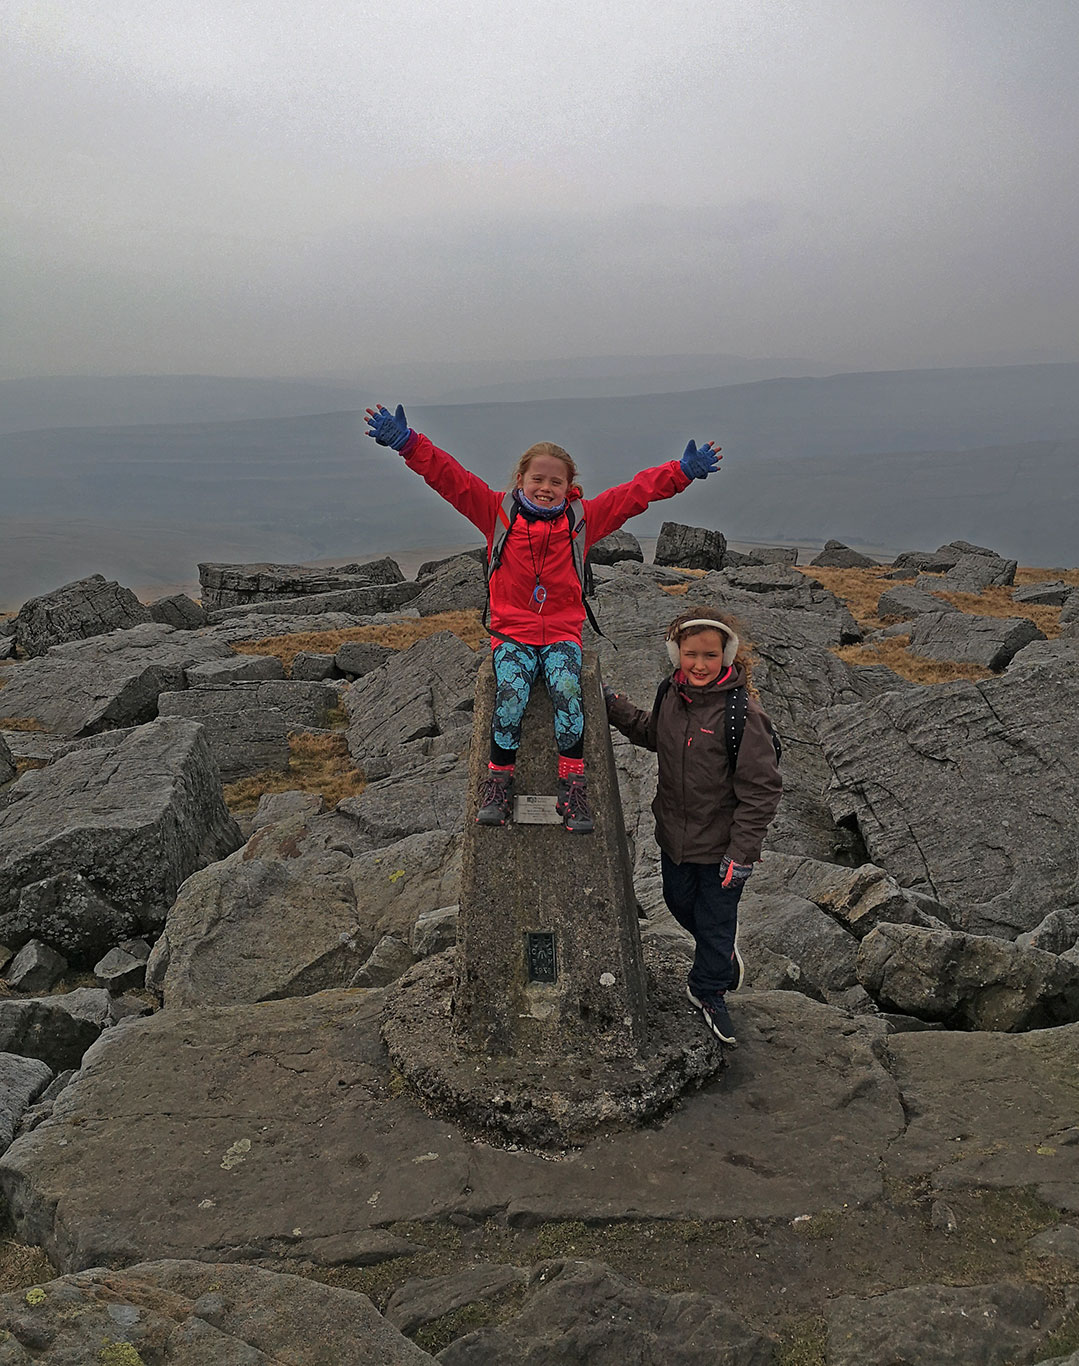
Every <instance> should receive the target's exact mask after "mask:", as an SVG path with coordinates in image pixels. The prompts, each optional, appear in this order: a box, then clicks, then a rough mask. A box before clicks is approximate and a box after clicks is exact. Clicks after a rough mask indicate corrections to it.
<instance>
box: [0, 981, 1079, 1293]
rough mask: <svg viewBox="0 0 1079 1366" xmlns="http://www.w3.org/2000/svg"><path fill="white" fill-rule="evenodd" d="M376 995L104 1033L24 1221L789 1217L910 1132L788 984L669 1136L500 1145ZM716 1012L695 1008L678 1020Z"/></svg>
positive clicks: (242, 1228)
mask: <svg viewBox="0 0 1079 1366" xmlns="http://www.w3.org/2000/svg"><path fill="white" fill-rule="evenodd" d="M382 1004H383V992H381V991H378V990H370V991H328V992H322V993H320V994H319V995H317V996H310V997H306V998H302V999H292V1000H285V1001H273V1002H266V1003H263V1004H261V1005H257V1006H236V1007H231V1008H224V1009H201V1010H176V1011H173V1010H165V1011H162V1012H161V1013H159V1014H157V1015H155V1016H152V1017H150V1018H149V1019H145V1020H138V1021H135V1022H131V1023H128V1024H125V1026H124V1027H123V1028H122V1029H116V1030H109V1031H107V1032H106V1033H105V1034H104V1035H103V1036H102V1038H101V1039H100V1040H99V1042H98V1043H97V1044H96V1045H95V1046H94V1047H93V1048H92V1049H91V1050H90V1052H89V1053H88V1054H87V1056H86V1058H85V1059H84V1064H83V1069H82V1071H81V1072H80V1073H79V1075H78V1077H77V1078H76V1079H75V1080H73V1081H72V1082H71V1083H70V1084H69V1085H68V1086H67V1087H66V1088H65V1089H64V1091H63V1092H61V1094H60V1096H59V1097H58V1099H57V1101H56V1104H55V1107H54V1110H53V1113H52V1116H51V1118H49V1119H48V1120H45V1121H44V1122H43V1123H42V1124H40V1125H39V1126H38V1127H37V1128H36V1129H34V1130H33V1132H31V1133H29V1134H26V1135H23V1136H22V1137H20V1138H19V1139H17V1140H16V1142H15V1143H14V1144H13V1146H12V1147H11V1148H10V1149H9V1150H8V1152H7V1154H6V1155H5V1156H4V1158H3V1160H2V1161H0V1187H2V1189H3V1192H4V1194H5V1195H6V1197H7V1199H8V1201H9V1205H10V1209H11V1211H12V1216H13V1218H14V1221H15V1224H16V1227H17V1230H18V1232H19V1234H20V1236H21V1237H23V1238H25V1239H26V1240H27V1241H29V1242H35V1243H40V1244H41V1245H42V1246H43V1247H44V1248H45V1249H46V1250H47V1252H48V1253H49V1255H50V1257H51V1258H52V1260H53V1262H54V1264H55V1265H57V1266H59V1267H61V1268H62V1269H65V1270H78V1269H81V1268H85V1267H88V1266H97V1265H109V1264H111V1265H116V1264H118V1263H121V1262H128V1261H132V1260H136V1259H138V1258H139V1257H144V1256H146V1255H147V1254H149V1253H151V1252H152V1255H154V1256H161V1255H167V1256H170V1257H186V1256H192V1257H196V1258H200V1259H214V1258H229V1259H246V1260H252V1259H255V1258H257V1257H262V1256H266V1257H290V1256H291V1257H310V1256H313V1255H314V1253H315V1252H316V1250H317V1249H318V1248H319V1246H322V1245H324V1240H325V1239H327V1238H329V1237H334V1238H338V1237H345V1236H347V1235H350V1234H353V1235H354V1234H356V1233H358V1232H365V1231H366V1230H369V1229H371V1228H374V1227H378V1226H380V1225H381V1226H384V1225H388V1224H391V1223H393V1222H394V1221H397V1220H428V1219H433V1218H439V1217H447V1216H450V1215H454V1214H465V1215H468V1216H470V1217H472V1218H475V1219H479V1220H482V1219H484V1218H487V1217H489V1216H493V1215H499V1214H501V1215H503V1216H505V1217H506V1218H507V1219H508V1220H509V1222H510V1223H511V1224H517V1225H527V1224H531V1223H535V1222H538V1221H541V1220H545V1219H581V1218H588V1219H617V1218H620V1217H628V1216H630V1215H633V1216H634V1217H640V1218H649V1217H652V1218H686V1219H721V1218H737V1217H751V1216H755V1217H762V1218H767V1217H771V1216H775V1217H783V1218H793V1217H795V1216H796V1215H798V1214H804V1213H806V1212H811V1211H814V1210H819V1209H824V1208H829V1209H830V1208H836V1207H839V1206H841V1205H843V1204H845V1203H847V1204H855V1203H859V1202H867V1201H871V1200H873V1199H875V1198H876V1197H877V1196H879V1194H880V1192H881V1175H880V1170H879V1167H880V1159H881V1155H882V1154H883V1152H884V1151H885V1150H886V1149H887V1147H888V1145H889V1144H890V1143H894V1142H896V1141H897V1140H898V1139H899V1137H900V1136H901V1134H902V1132H903V1128H904V1116H903V1110H902V1106H901V1104H900V1098H899V1094H898V1092H897V1090H896V1088H895V1086H894V1084H893V1082H892V1080H891V1078H890V1077H889V1075H888V1074H887V1072H886V1071H885V1069H884V1068H883V1067H882V1066H881V1064H880V1063H879V1062H878V1061H877V1059H876V1057H875V1055H874V1047H873V1045H874V1041H875V1040H878V1041H879V1038H880V1034H881V1031H882V1026H880V1025H878V1024H875V1023H873V1022H863V1021H858V1020H852V1019H850V1018H847V1017H846V1016H844V1015H842V1014H840V1013H839V1012H837V1011H834V1010H831V1009H830V1008H828V1007H826V1006H821V1005H817V1004H816V1003H814V1002H812V1001H809V1000H807V999H806V998H805V997H802V996H800V995H797V994H796V993H793V992H775V993H762V994H759V995H756V996H750V995H747V996H745V997H744V998H741V997H740V998H739V1000H738V1006H737V1023H738V1027H739V1038H740V1041H741V1043H740V1047H739V1048H738V1049H737V1050H736V1051H734V1052H733V1053H732V1054H731V1055H730V1060H729V1066H728V1068H727V1071H726V1072H725V1073H724V1077H723V1080H722V1081H721V1082H719V1083H717V1084H713V1085H711V1086H708V1087H706V1088H705V1089H704V1090H702V1091H700V1092H698V1093H697V1094H696V1095H694V1096H692V1097H690V1098H689V1099H688V1100H687V1101H686V1102H685V1104H684V1106H683V1107H682V1108H681V1109H679V1110H677V1111H676V1112H675V1113H674V1114H673V1115H672V1116H671V1117H670V1119H669V1120H668V1121H667V1122H666V1123H665V1124H664V1125H663V1127H662V1130H661V1131H659V1132H657V1131H656V1130H655V1129H644V1130H638V1131H633V1132H623V1133H619V1134H615V1135H613V1136H611V1137H608V1138H603V1139H599V1140H597V1141H595V1142H593V1143H592V1144H590V1145H588V1146H586V1147H584V1148H581V1149H576V1150H573V1151H570V1152H567V1153H565V1154H562V1155H560V1156H558V1157H556V1158H555V1159H553V1160H552V1158H551V1157H550V1155H547V1156H540V1155H539V1154H537V1153H533V1152H528V1151H523V1150H522V1151H509V1150H505V1149H502V1148H497V1147H493V1146H487V1145H485V1144H483V1143H478V1142H473V1141H471V1140H470V1139H469V1138H468V1137H466V1136H465V1135H463V1134H462V1133H461V1132H460V1131H459V1130H458V1129H457V1128H456V1126H454V1125H453V1124H451V1123H449V1122H447V1121H445V1120H441V1119H438V1118H434V1117H432V1116H430V1115H428V1114H425V1113H424V1112H423V1111H422V1110H420V1109H419V1108H417V1106H416V1105H415V1104H414V1103H413V1102H412V1101H411V1100H410V1099H409V1098H408V1096H407V1095H402V1094H401V1093H400V1089H399V1086H397V1085H394V1083H393V1080H392V1077H391V1073H390V1070H389V1066H388V1062H387V1059H386V1055H385V1052H384V1050H383V1047H382V1044H381V1042H380V1039H379V1016H380V1013H381V1010H382ZM702 1027H703V1026H702V1025H701V1024H700V1022H699V1020H697V1019H696V1018H695V1016H694V1013H693V1012H692V1011H691V1010H690V1009H689V1007H688V1005H687V1007H686V1030H687V1033H689V1032H691V1031H693V1030H698V1029H701V1028H702ZM964 1037H965V1036H964ZM1076 1153H1077V1156H1079V1149H1077V1150H1076ZM117 1171H123V1172H125V1173H126V1174H127V1175H126V1179H124V1180H122V1181H118V1180H117V1175H116V1174H117ZM148 1189H152V1190H153V1192H154V1197H153V1199H152V1200H148V1199H147V1198H146V1192H147V1190H148Z"/></svg>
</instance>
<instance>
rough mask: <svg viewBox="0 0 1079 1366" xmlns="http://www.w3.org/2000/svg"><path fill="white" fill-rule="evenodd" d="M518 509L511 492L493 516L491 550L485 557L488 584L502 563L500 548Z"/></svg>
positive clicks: (503, 499) (504, 541)
mask: <svg viewBox="0 0 1079 1366" xmlns="http://www.w3.org/2000/svg"><path fill="white" fill-rule="evenodd" d="M518 512H520V508H519V507H518V505H517V500H516V498H514V496H513V490H512V489H510V490H509V492H508V493H506V494H505V495H504V496H503V498H502V502H501V503H499V505H498V511H497V512H496V514H495V529H494V534H493V535H492V537H491V549H490V552H489V554H488V556H487V582H488V583H490V581H491V575H492V574H493V573H494V572H495V570H496V569H497V568H498V566H499V565H500V564H501V562H502V547H503V546H504V545H505V544H506V537H507V536H508V535H509V534H510V527H512V526H513V523H514V521H515V520H516V517H517V514H518Z"/></svg>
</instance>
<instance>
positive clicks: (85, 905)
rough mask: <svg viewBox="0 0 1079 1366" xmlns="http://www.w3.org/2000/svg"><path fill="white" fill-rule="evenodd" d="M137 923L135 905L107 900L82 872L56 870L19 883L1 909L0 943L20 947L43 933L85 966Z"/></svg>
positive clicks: (70, 957) (70, 956) (76, 962)
mask: <svg viewBox="0 0 1079 1366" xmlns="http://www.w3.org/2000/svg"><path fill="white" fill-rule="evenodd" d="M137 928H138V918H137V916H136V915H135V913H134V912H133V911H131V910H130V909H126V908H125V907H122V906H117V905H116V904H115V903H114V902H112V901H109V900H107V899H106V898H105V897H103V896H102V895H101V894H100V892H99V891H98V890H97V888H96V887H95V886H94V885H93V883H92V882H90V881H89V880H88V879H87V878H85V877H83V875H82V874H81V873H75V872H65V873H54V874H53V876H52V877H46V878H42V879H41V880H40V881H39V882H31V883H28V884H27V885H26V886H24V887H21V888H20V889H19V893H18V901H17V904H16V905H15V907H14V909H12V910H10V911H6V912H3V913H2V914H0V943H4V944H7V945H9V946H10V947H12V948H21V947H22V946H23V944H26V943H28V942H29V941H30V940H31V939H41V940H44V942H45V943H46V944H48V945H50V946H51V947H52V948H53V949H55V950H56V951H57V952H58V953H62V954H63V955H64V957H65V958H67V959H68V961H69V962H71V963H72V964H73V965H74V966H76V967H88V966H89V965H90V964H91V963H92V962H93V961H94V960H95V959H96V958H97V957H99V956H100V955H101V954H102V953H104V952H106V951H107V950H108V949H110V948H111V947H112V946H113V945H115V944H118V943H119V942H120V941H121V940H122V939H126V938H128V937H129V936H130V935H132V934H134V933H135V931H136V930H137Z"/></svg>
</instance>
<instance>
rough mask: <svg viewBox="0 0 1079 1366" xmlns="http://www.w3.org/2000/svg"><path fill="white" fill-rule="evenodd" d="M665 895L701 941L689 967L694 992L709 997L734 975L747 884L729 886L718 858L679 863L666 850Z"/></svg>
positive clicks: (663, 856) (723, 988) (684, 925)
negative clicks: (724, 882) (722, 877)
mask: <svg viewBox="0 0 1079 1366" xmlns="http://www.w3.org/2000/svg"><path fill="white" fill-rule="evenodd" d="M660 867H661V869H662V872H663V900H664V901H665V902H666V903H667V909H668V910H669V911H670V913H671V915H673V916H674V918H675V920H677V921H678V923H679V925H681V926H682V928H683V929H684V930H688V931H689V932H690V934H691V935H692V936H693V939H694V941H695V943H696V945H697V951H696V953H695V954H694V956H693V966H692V968H690V971H689V988H690V990H691V991H692V992H693V994H694V996H696V997H698V998H699V999H700V1000H702V1001H709V1000H711V999H712V998H713V997H715V996H720V995H722V994H723V992H725V991H726V990H727V988H728V987H729V986H730V984H731V983H732V982H733V981H734V976H735V965H734V937H735V935H736V934H737V932H738V902H739V900H740V899H741V896H742V887H743V886H744V885H745V884H744V883H743V884H741V885H739V886H734V885H732V886H730V887H724V886H723V885H722V883H721V881H720V871H719V864H718V863H675V861H674V860H673V859H671V858H668V857H667V855H666V854H664V853H662V851H661V859H660Z"/></svg>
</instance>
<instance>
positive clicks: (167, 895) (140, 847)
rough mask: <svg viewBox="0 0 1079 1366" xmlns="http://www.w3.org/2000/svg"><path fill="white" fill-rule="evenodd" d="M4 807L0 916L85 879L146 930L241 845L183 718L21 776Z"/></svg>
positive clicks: (202, 743) (196, 734)
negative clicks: (32, 891) (49, 889)
mask: <svg viewBox="0 0 1079 1366" xmlns="http://www.w3.org/2000/svg"><path fill="white" fill-rule="evenodd" d="M6 796H7V802H6V804H5V805H4V806H3V807H0V915H6V914H8V913H10V912H11V911H13V910H15V909H16V907H17V906H18V905H19V903H20V897H21V893H22V890H23V888H25V887H29V886H30V885H32V884H33V883H39V882H41V881H43V880H44V879H46V878H50V877H54V876H55V875H56V874H58V873H60V872H70V873H80V874H81V875H82V877H84V878H85V880H86V882H87V883H89V884H90V885H91V886H92V887H93V889H94V890H95V891H96V893H97V894H98V895H99V896H100V897H102V898H103V899H104V900H105V901H106V902H108V903H109V904H110V905H113V906H116V907H119V908H120V909H121V910H126V911H129V912H130V913H131V914H132V915H133V916H135V918H136V919H137V921H138V923H139V925H140V926H142V927H143V928H152V927H156V926H158V925H160V924H161V922H162V921H163V919H164V916H165V912H166V911H167V910H168V907H169V906H170V905H171V904H172V900H173V898H174V897H175V895H176V890H177V888H178V887H179V886H180V884H181V882H183V880H184V879H185V878H186V877H187V876H188V875H189V874H191V873H192V872H194V871H195V870H196V869H197V868H199V867H200V866H202V865H203V864H204V863H207V862H212V861H214V860H216V859H219V858H223V857H224V856H225V855H226V854H228V853H230V852H231V851H232V850H233V849H234V848H236V847H237V846H238V845H239V844H240V833H239V831H238V829H237V828H236V824H235V822H234V821H233V820H232V817H231V816H230V815H229V814H228V812H227V810H226V809H225V805H224V801H223V799H222V796H221V782H220V777H219V775H218V771H217V767H216V765H215V764H214V761H213V757H212V755H211V753H210V749H209V746H208V744H207V742H206V739H205V736H204V735H203V733H202V729H201V727H199V726H198V725H196V724H195V723H194V722H193V721H187V720H184V719H182V718H180V717H175V718H171V717H170V718H162V719H161V720H158V721H154V722H152V723H151V724H149V725H147V726H140V727H138V728H136V729H134V730H130V731H120V732H116V733H113V734H109V735H105V736H101V737H98V739H97V740H96V742H91V743H89V744H88V745H87V746H86V747H84V748H81V749H75V750H72V751H70V752H68V753H67V754H65V755H64V756H63V757H62V758H59V759H57V760H55V761H54V762H53V763H52V764H51V765H49V767H48V768H42V769H36V770H33V771H31V772H28V773H24V774H23V775H22V777H21V778H19V779H18V780H17V781H16V782H15V783H14V784H13V785H12V786H11V788H10V789H9V790H8V792H7V794H6Z"/></svg>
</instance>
